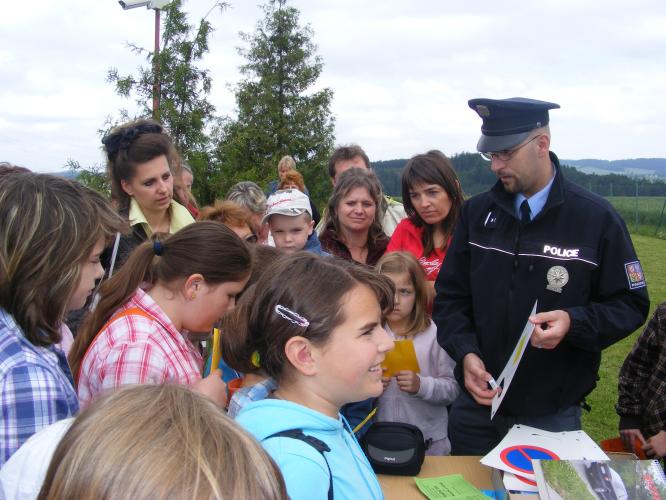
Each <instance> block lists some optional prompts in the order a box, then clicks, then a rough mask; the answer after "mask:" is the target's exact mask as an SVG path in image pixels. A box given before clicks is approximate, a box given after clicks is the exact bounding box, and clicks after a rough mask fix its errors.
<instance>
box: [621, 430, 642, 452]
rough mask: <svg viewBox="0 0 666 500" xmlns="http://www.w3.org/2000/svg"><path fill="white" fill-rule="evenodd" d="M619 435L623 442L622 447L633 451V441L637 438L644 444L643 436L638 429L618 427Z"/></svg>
mask: <svg viewBox="0 0 666 500" xmlns="http://www.w3.org/2000/svg"><path fill="white" fill-rule="evenodd" d="M620 437H621V438H622V443H623V444H624V449H625V450H627V451H631V452H635V451H636V450H634V443H635V442H636V440H638V441H639V442H640V443H641V445H644V444H645V438H644V437H643V434H642V433H641V431H640V430H639V429H620Z"/></svg>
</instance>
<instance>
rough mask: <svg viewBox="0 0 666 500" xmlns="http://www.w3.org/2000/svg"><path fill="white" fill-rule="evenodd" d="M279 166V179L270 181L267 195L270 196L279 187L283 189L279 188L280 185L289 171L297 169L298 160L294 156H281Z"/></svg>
mask: <svg viewBox="0 0 666 500" xmlns="http://www.w3.org/2000/svg"><path fill="white" fill-rule="evenodd" d="M277 168H278V179H277V180H275V181H271V182H269V183H268V189H267V190H266V197H269V196H270V195H272V194H273V193H274V192H275V191H277V190H278V189H282V188H279V187H278V186H279V184H280V183H281V182H282V181H283V180H284V176H285V174H286V173H287V172H291V171H295V170H296V161H295V160H294V158H293V157H292V156H289V155H285V156H283V157H282V158H280V161H279V162H278V167H277ZM303 192H304V193H305V194H307V192H305V191H303Z"/></svg>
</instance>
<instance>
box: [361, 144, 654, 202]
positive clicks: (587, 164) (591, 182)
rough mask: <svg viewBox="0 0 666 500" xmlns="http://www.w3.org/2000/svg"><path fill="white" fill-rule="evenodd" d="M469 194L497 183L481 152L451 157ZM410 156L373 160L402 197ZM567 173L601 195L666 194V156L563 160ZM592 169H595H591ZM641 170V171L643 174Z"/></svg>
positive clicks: (390, 187) (390, 191)
mask: <svg viewBox="0 0 666 500" xmlns="http://www.w3.org/2000/svg"><path fill="white" fill-rule="evenodd" d="M451 161H452V162H453V166H454V167H455V169H456V172H457V173H458V177H459V178H460V183H461V184H462V187H463V190H464V191H465V193H466V194H467V195H474V194H477V193H480V192H482V191H486V190H488V189H489V188H490V187H492V185H493V184H495V182H497V177H496V176H495V174H493V173H492V172H491V170H490V164H489V162H488V161H486V160H484V159H483V158H482V157H481V155H479V154H477V153H460V154H456V155H453V156H452V157H451ZM406 163H407V160H406V159H400V160H387V161H377V162H373V163H372V165H373V168H374V169H375V171H376V172H377V175H378V176H379V178H380V180H381V181H382V184H383V186H384V190H385V191H386V192H387V193H388V194H390V195H392V196H401V194H402V193H401V187H400V174H401V172H402V169H403V168H404V166H405V164H406ZM560 163H561V164H562V169H563V173H564V176H565V177H566V178H568V179H569V180H571V181H573V182H575V183H577V184H579V185H581V186H583V187H585V188H587V189H589V190H590V191H592V192H594V193H597V194H600V195H601V196H635V195H636V193H637V192H638V195H639V196H666V159H664V158H638V159H633V160H616V161H607V160H593V159H590V160H560ZM590 169H592V170H591V171H590ZM639 172H640V173H639Z"/></svg>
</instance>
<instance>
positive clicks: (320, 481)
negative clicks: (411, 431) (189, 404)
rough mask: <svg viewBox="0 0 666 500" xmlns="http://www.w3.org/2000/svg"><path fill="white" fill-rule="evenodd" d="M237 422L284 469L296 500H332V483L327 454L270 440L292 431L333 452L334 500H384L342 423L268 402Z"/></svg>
mask: <svg viewBox="0 0 666 500" xmlns="http://www.w3.org/2000/svg"><path fill="white" fill-rule="evenodd" d="M236 421H237V422H238V423H239V424H240V425H242V426H243V427H244V428H245V429H246V430H247V431H248V432H250V433H251V434H253V435H254V437H255V438H257V440H259V441H260V442H261V444H262V446H263V447H264V449H266V451H267V452H268V453H269V455H270V456H271V457H273V460H275V462H276V463H277V464H278V466H279V467H280V471H281V472H282V476H283V477H284V481H285V483H286V485H287V493H288V494H289V497H290V498H291V500H301V499H303V500H305V499H307V500H311V499H315V500H316V499H325V498H327V495H328V488H329V478H330V477H329V473H328V468H327V467H326V463H325V462H324V458H323V457H322V455H321V453H319V452H318V451H317V450H315V449H314V448H313V447H312V446H310V445H309V444H307V443H304V442H303V441H299V440H297V439H293V438H289V437H276V438H270V439H266V438H267V437H268V436H271V435H273V434H275V433H276V432H281V431H285V430H289V429H301V430H302V431H303V433H304V434H305V435H308V436H314V437H316V438H317V439H319V440H321V441H323V442H324V443H326V444H327V445H328V447H329V448H330V449H331V451H330V452H325V453H324V455H325V456H326V460H327V461H328V465H329V467H330V468H331V473H332V474H333V496H334V498H336V499H346V498H362V499H382V498H384V495H383V493H382V489H381V487H380V486H379V482H378V481H377V476H376V475H375V473H374V471H373V470H372V467H370V464H369V463H368V460H367V458H366V457H365V455H364V454H363V450H361V447H360V446H359V444H358V442H357V441H356V438H354V436H353V435H352V433H351V430H349V429H348V428H346V426H345V425H344V423H343V420H342V419H341V418H337V419H335V418H331V417H327V416H326V415H324V414H323V413H319V412H317V411H314V410H311V409H309V408H306V407H305V406H301V405H299V404H296V403H292V402H291V401H285V400H281V399H264V400H263V401H258V402H255V403H251V404H249V405H247V406H246V407H245V408H243V410H242V411H241V412H240V414H239V415H238V417H237V418H236Z"/></svg>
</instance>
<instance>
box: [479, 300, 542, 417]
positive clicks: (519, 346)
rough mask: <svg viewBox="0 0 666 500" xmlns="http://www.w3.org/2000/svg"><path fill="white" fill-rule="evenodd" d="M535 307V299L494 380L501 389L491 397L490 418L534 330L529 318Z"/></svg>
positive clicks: (507, 387) (498, 404)
mask: <svg viewBox="0 0 666 500" xmlns="http://www.w3.org/2000/svg"><path fill="white" fill-rule="evenodd" d="M536 308H537V301H535V302H534V307H532V312H530V314H529V316H528V320H527V323H525V327H524V328H523V333H521V334H520V338H519V339H518V342H517V343H516V347H514V348H513V352H512V353H511V357H510V358H509V361H507V363H506V366H505V367H504V370H502V373H500V376H499V377H498V378H497V379H496V380H495V382H497V385H499V386H500V387H501V388H502V391H501V392H500V393H499V394H495V396H494V397H493V400H492V403H491V408H490V420H492V419H493V418H494V417H495V413H497V410H498V409H499V407H500V405H501V404H502V400H503V399H504V396H505V395H506V392H507V391H508V390H509V385H511V381H512V380H513V376H514V375H515V374H516V370H517V369H518V365H519V364H520V360H521V359H522V357H523V353H524V352H525V349H526V348H527V345H528V344H529V343H530V337H532V332H534V325H533V324H532V323H530V321H529V318H530V317H531V316H532V315H534V314H536Z"/></svg>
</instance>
